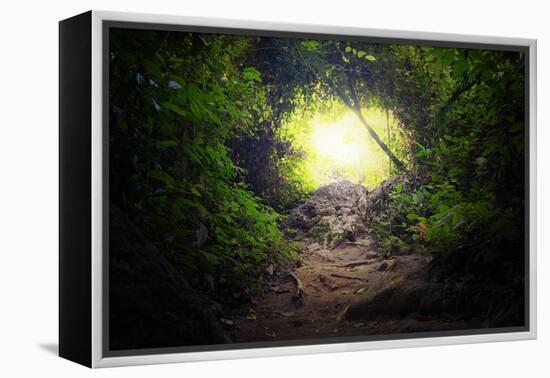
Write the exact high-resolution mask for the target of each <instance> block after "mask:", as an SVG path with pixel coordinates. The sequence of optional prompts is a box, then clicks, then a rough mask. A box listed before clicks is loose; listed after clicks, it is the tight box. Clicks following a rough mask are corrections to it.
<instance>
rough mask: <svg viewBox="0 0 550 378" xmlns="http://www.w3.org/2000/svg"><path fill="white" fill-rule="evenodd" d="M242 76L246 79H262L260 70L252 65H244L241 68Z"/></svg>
mask: <svg viewBox="0 0 550 378" xmlns="http://www.w3.org/2000/svg"><path fill="white" fill-rule="evenodd" d="M243 77H244V79H245V80H247V81H262V76H261V74H260V72H259V71H258V70H257V69H255V68H254V67H246V68H245V69H243Z"/></svg>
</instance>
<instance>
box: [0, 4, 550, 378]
mask: <svg viewBox="0 0 550 378" xmlns="http://www.w3.org/2000/svg"><path fill="white" fill-rule="evenodd" d="M1 7H2V11H1V12H0V15H1V16H0V17H1V21H0V28H1V32H0V42H1V43H0V51H1V53H0V54H1V55H0V95H1V98H0V100H1V101H0V103H1V108H0V109H1V110H0V172H1V176H0V177H1V178H0V222H1V224H0V361H1V363H0V375H1V376H3V377H19V376H26V377H35V376H51V377H84V376H91V375H92V374H94V375H95V376H98V377H114V376H122V377H124V376H128V377H133V378H134V377H135V378H137V377H150V376H157V377H161V376H162V377H176V376H177V377H184V376H185V377H223V378H225V377H262V378H263V377H266V378H267V377H278V378H290V377H300V376H305V377H308V378H310V377H314V378H318V377H319V378H320V377H334V378H344V377H345V378H347V377H359V376H362V377H365V376H366V377H417V376H418V377H423V378H428V377H438V378H441V377H445V378H452V377H461V378H463V377H483V376H485V377H499V378H504V377H520V376H526V377H543V376H546V377H547V376H550V348H549V347H550V343H549V341H548V339H549V337H550V331H549V324H548V321H549V317H548V307H549V302H548V300H547V298H546V297H547V296H548V291H547V290H546V288H548V287H549V286H550V281H549V275H550V272H549V271H548V267H547V266H546V258H545V256H544V254H545V252H546V248H545V247H547V246H548V243H549V240H548V232H549V230H548V228H547V227H548V223H547V222H546V223H545V222H544V219H543V218H544V216H543V214H542V213H545V214H548V210H549V209H548V201H546V200H545V197H544V190H545V189H546V190H548V179H549V176H548V166H547V165H546V164H550V156H549V155H550V148H549V146H548V144H549V143H550V140H549V131H548V128H547V127H546V126H547V121H548V114H549V112H548V108H546V107H545V106H544V105H547V104H548V102H549V101H550V93H549V90H550V82H549V80H550V79H549V77H550V75H547V74H546V73H547V72H546V71H545V68H547V67H546V65H547V64H548V62H549V61H550V58H549V54H550V50H548V49H546V43H550V42H549V41H550V27H549V21H548V15H549V14H550V12H549V10H548V9H545V1H542V0H539V1H531V0H523V1H507V0H500V1H481V0H473V1H472V0H460V1H459V0H455V1H443V0H434V1H423V0H414V1H412V0H401V1H394V0H378V1H368V0H361V1H351V0H333V1H322V0H316V1H315V0H314V1H305V0H302V1H299V0H271V1H264V0H254V1H245V0H242V1H241V0H226V1H223V0H220V1H214V0H200V1H186V0H179V1H170V0H148V1H145V0H120V1H114V0H111V1H108V0H95V1H80V0H72V1H67V0H59V1H27V0H18V1H5V2H3V4H2V6H1ZM89 9H103V10H120V11H133V12H150V13H166V14H179V15H191V16H211V17H225V18H240V19H255V20H267V21H282V22H298V23H320V24H333V25H349V26H359V27H370V28H386V29H401V30H419V31H430V32H448V33H466V34H486V35H501V36H514V37H530V38H537V39H538V40H539V62H538V66H539V91H538V107H539V121H538V127H539V156H538V159H539V160H538V161H539V183H538V192H539V211H540V213H539V223H538V232H539V249H538V256H539V267H538V268H539V282H538V286H539V296H538V301H539V340H537V341H524V342H514V343H498V344H478V345H463V346H450V347H432V348H419V349H401V350H386V351H376V352H356V353H343V354H332V355H314V356H298V357H280V358H268V359H253V360H236V361H222V362H212V363H194V364H178V365H163V366H146V367H133V368H117V369H103V370H99V371H94V372H92V371H90V370H87V369H85V368H82V367H80V366H78V365H76V364H73V363H71V362H68V361H65V360H62V359H60V358H58V357H56V356H55V355H54V353H55V348H56V344H57V261H58V260H57V245H58V244H57V221H58V216H57V205H58V203H57V188H58V185H57V180H58V176H57V149H58V141H57V138H58V134H57V70H58V67H57V54H58V44H57V31H58V29H57V28H58V26H57V21H59V20H61V19H63V18H67V17H70V16H72V15H74V14H77V13H80V12H82V11H86V10H89ZM545 233H546V234H545ZM545 348H546V349H547V350H546V351H545V350H544V349H545Z"/></svg>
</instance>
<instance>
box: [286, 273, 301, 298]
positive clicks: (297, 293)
mask: <svg viewBox="0 0 550 378" xmlns="http://www.w3.org/2000/svg"><path fill="white" fill-rule="evenodd" d="M289 274H290V276H291V277H292V278H293V279H294V282H295V283H296V291H295V292H294V295H293V296H292V302H293V303H294V304H296V305H297V306H299V305H301V304H302V300H303V297H304V286H303V285H302V281H300V279H299V278H298V276H297V275H295V274H294V273H292V272H289Z"/></svg>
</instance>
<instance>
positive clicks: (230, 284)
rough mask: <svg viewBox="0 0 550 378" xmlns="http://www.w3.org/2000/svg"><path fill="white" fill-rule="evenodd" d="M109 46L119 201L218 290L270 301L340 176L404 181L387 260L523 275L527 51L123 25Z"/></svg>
mask: <svg viewBox="0 0 550 378" xmlns="http://www.w3.org/2000/svg"><path fill="white" fill-rule="evenodd" d="M110 50H111V51H110V58H111V59H110V109H109V110H110V118H109V121H110V129H109V133H110V135H109V138H110V140H109V143H110V201H111V206H116V207H117V208H119V209H121V210H122V211H123V212H124V213H125V214H126V215H127V216H128V218H129V219H130V220H131V221H132V222H133V223H134V224H135V225H137V227H139V229H140V230H142V231H143V233H144V234H145V235H146V237H147V238H148V239H149V240H150V241H152V243H153V244H154V245H155V246H156V248H158V250H159V251H160V252H161V253H162V254H163V255H164V256H165V257H166V258H167V259H168V261H170V263H171V264H172V265H173V266H174V267H175V269H176V270H177V271H178V272H180V273H182V274H183V275H184V277H186V279H187V280H188V281H189V283H190V284H191V286H192V287H193V288H195V289H197V290H200V291H202V292H204V293H206V295H207V296H209V297H211V298H215V299H216V300H217V301H219V302H222V303H230V302H235V301H237V302H238V301H241V300H246V298H249V297H251V296H253V295H255V294H257V293H259V292H262V291H263V290H264V288H265V287H264V272H265V270H266V268H268V267H270V266H276V267H277V266H287V265H288V264H291V262H292V261H294V260H295V259H296V258H297V257H298V256H299V253H300V246H299V243H298V242H297V241H294V240H293V233H292V232H291V230H287V229H285V228H284V227H283V226H282V224H284V220H285V217H286V215H287V214H288V212H289V211H290V210H291V209H293V208H295V207H296V206H297V205H299V204H300V203H303V201H304V200H306V199H307V198H308V196H309V195H310V194H311V193H312V192H313V191H314V190H316V189H318V188H319V187H322V186H324V185H326V184H329V183H332V182H335V181H340V180H349V181H351V182H353V183H355V184H361V185H364V186H365V187H366V188H367V189H368V190H369V191H372V190H375V189H376V188H377V187H379V186H380V185H381V184H382V183H383V182H388V181H389V180H390V181H391V180H392V179H393V180H394V185H391V186H388V188H389V189H388V193H387V196H386V197H385V200H384V201H385V202H384V208H383V209H382V210H381V211H380V212H379V214H377V217H376V222H373V223H372V224H371V225H370V230H369V232H370V233H372V235H373V236H374V237H375V238H376V240H378V242H379V243H380V245H381V246H382V248H384V249H385V250H386V251H387V253H389V254H392V253H393V254H399V253H407V252H408V251H411V250H415V251H425V252H427V253H432V254H440V253H441V252H443V251H446V252H453V251H459V250H462V249H464V248H470V249H472V250H475V251H476V254H477V253H485V252H487V253H488V252H489V251H495V250H496V251H499V253H500V255H499V258H502V259H508V260H510V261H513V262H514V264H515V267H512V268H511V272H513V274H515V275H516V276H519V274H520V273H518V272H522V269H523V268H522V261H523V255H522V251H523V242H524V235H523V227H524V216H523V214H524V210H525V209H524V189H525V188H524V177H523V174H524V165H525V160H524V141H525V139H524V101H525V99H524V91H525V88H524V56H523V54H522V53H520V52H513V51H512V52H507V51H497V50H486V49H462V48H434V47H427V46H413V45H386V44H375V43H366V42H356V41H334V40H327V39H319V40H309V39H307V40H305V39H294V38H268V37H248V36H247V37H245V36H232V35H216V34H195V33H173V32H154V31H138V30H123V29H113V30H112V32H111V40H110ZM396 177H398V178H399V179H398V180H395V178H396ZM509 255H513V256H512V257H510V256H509ZM445 261H446V262H445V263H444V264H455V263H454V262H453V263H451V262H449V261H454V260H452V259H447V260H445ZM449 266H451V265H449ZM455 268H456V267H455V266H454V265H453V266H452V268H449V269H455ZM510 274H512V273H510ZM514 277H515V276H514Z"/></svg>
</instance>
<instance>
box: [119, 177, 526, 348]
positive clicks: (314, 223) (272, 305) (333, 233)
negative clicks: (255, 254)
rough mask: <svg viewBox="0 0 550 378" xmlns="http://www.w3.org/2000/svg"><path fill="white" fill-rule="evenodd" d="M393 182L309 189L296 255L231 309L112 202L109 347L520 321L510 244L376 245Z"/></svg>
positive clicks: (295, 225) (297, 224)
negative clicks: (190, 280) (202, 289)
mask: <svg viewBox="0 0 550 378" xmlns="http://www.w3.org/2000/svg"><path fill="white" fill-rule="evenodd" d="M398 181H399V178H397V179H394V180H390V181H387V182H386V183H385V184H384V185H383V186H382V187H381V188H379V189H377V190H375V191H373V192H372V193H370V194H369V193H368V192H367V190H366V189H365V188H364V187H363V186H361V185H356V184H352V183H350V182H347V181H344V182H338V183H334V184H331V185H327V186H325V187H322V188H320V189H319V190H317V191H316V192H314V193H313V195H312V196H311V197H310V199H309V200H308V201H307V202H305V203H304V204H302V205H300V206H298V207H297V208H296V209H294V210H293V211H292V212H291V214H290V216H289V218H288V221H287V224H286V225H285V227H287V229H292V230H296V231H297V233H298V234H297V235H298V236H297V237H298V239H300V240H301V243H302V253H301V257H300V260H298V262H297V263H296V265H295V266H294V267H293V268H292V269H289V270H286V269H283V268H278V267H273V266H269V267H268V269H266V272H265V275H266V279H267V291H266V294H264V295H261V296H258V297H255V298H253V299H252V301H246V302H245V304H244V305H241V306H239V307H237V308H236V309H235V310H232V311H231V314H229V315H228V310H227V309H225V311H224V313H223V314H222V313H221V311H219V309H218V311H214V312H213V311H212V310H211V308H212V303H211V302H208V301H207V300H206V299H205V297H203V296H202V295H200V294H198V293H197V292H196V291H195V290H193V289H192V288H191V287H190V286H189V285H188V284H187V282H186V280H185V279H184V278H183V277H182V276H181V275H180V274H179V273H178V272H177V271H175V270H174V269H173V268H172V266H171V265H170V263H169V262H168V261H167V260H166V259H165V258H164V257H163V256H162V255H160V253H159V252H158V251H157V249H156V248H155V246H154V245H153V244H152V243H150V242H149V241H148V240H147V239H146V238H145V237H144V236H143V235H142V234H141V233H140V231H139V230H138V229H137V228H136V227H135V226H134V225H132V224H131V223H130V222H129V221H128V220H127V218H126V216H125V215H124V214H122V213H121V212H120V210H118V209H117V208H115V207H111V231H110V237H111V246H110V261H111V264H110V314H111V316H110V345H111V348H112V349H114V350H116V349H134V348H150V347H169V346H184V345H201V344H220V343H226V342H231V341H236V342H249V341H265V340H282V339H285V340H290V339H303V338H315V337H317V338H318V337H330V336H361V335H375V334H393V333H407V332H420V331H448V330H461V329H479V328H488V327H507V326H508V327H510V326H521V325H523V321H524V319H523V302H522V293H523V292H522V290H523V283H522V281H521V279H518V277H521V273H522V269H521V266H522V264H521V261H518V260H520V259H519V258H518V257H517V256H516V255H515V254H513V253H509V252H507V250H506V248H503V249H502V250H499V251H497V252H498V253H491V252H490V251H489V252H487V251H484V253H481V250H480V249H479V248H477V247H476V246H469V247H468V248H464V249H463V250H458V251H454V253H448V254H446V253H443V254H440V255H436V256H435V257H434V256H433V255H432V254H429V253H409V254H404V255H397V256H396V255H391V256H390V255H389V254H387V253H384V252H383V251H382V248H380V247H379V246H378V245H377V242H376V241H375V240H374V238H373V237H372V236H371V235H370V234H369V225H370V224H372V223H373V222H375V221H376V219H377V213H378V212H380V211H384V210H383V203H384V196H385V193H387V192H388V191H390V190H393V188H392V186H394V185H395V184H396V182H398ZM375 204H377V206H375ZM510 278H512V279H510ZM222 327H223V328H225V330H224V329H222Z"/></svg>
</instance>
